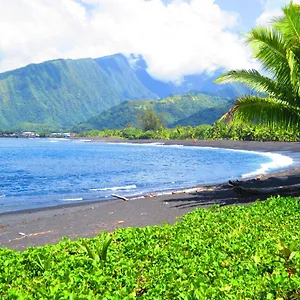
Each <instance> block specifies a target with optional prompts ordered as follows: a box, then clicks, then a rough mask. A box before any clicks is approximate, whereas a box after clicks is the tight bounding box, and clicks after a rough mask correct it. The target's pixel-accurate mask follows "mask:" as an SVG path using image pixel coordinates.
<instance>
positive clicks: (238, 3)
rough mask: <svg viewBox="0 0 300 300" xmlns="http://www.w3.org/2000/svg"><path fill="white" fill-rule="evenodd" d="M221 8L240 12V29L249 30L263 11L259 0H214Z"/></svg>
mask: <svg viewBox="0 0 300 300" xmlns="http://www.w3.org/2000/svg"><path fill="white" fill-rule="evenodd" d="M215 3H216V4H218V5H219V6H220V7H221V8H222V9H225V10H231V11H236V12H238V13H239V14H240V19H241V24H240V30H241V31H246V30H250V29H251V28H252V27H253V26H255V21H256V19H257V18H258V17H259V16H260V15H261V14H262V13H263V11H264V7H263V5H262V2H261V1H260V0H216V1H215Z"/></svg>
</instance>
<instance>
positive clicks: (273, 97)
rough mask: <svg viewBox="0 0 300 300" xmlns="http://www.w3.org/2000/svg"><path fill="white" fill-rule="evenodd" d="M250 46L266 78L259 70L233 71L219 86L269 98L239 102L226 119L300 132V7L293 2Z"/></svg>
mask: <svg viewBox="0 0 300 300" xmlns="http://www.w3.org/2000/svg"><path fill="white" fill-rule="evenodd" d="M247 44H249V45H250V46H251V47H252V51H253V54H254V58H256V59H257V60H258V61H259V62H260V63H261V64H262V67H263V71H264V74H266V75H262V74H261V73H260V72H258V71H257V70H255V69H252V70H232V71H229V72H227V73H225V74H223V75H222V76H220V77H219V78H218V79H217V80H216V82H217V83H228V82H242V83H244V84H246V85H247V86H249V87H250V88H251V89H253V90H255V91H257V92H258V95H265V96H244V97H242V98H238V99H237V102H236V104H235V105H234V107H232V108H231V110H230V111H229V112H228V113H227V114H226V115H225V116H224V118H229V119H233V120H237V121H242V122H248V123H250V122H252V123H253V122H254V123H258V122H259V123H261V124H266V125H269V126H273V125H277V126H280V127H283V128H289V127H292V128H296V129H299V128H300V5H296V4H293V3H292V2H291V3H290V4H289V5H287V6H285V7H284V8H283V16H282V17H280V18H275V19H273V22H272V24H271V26H270V27H262V26H260V27H256V28H254V29H253V30H252V31H251V33H250V34H249V35H248V36H247Z"/></svg>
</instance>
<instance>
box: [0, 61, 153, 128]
mask: <svg viewBox="0 0 300 300" xmlns="http://www.w3.org/2000/svg"><path fill="white" fill-rule="evenodd" d="M116 64H118V61H116ZM120 70H121V72H116V73H114V72H111V73H109V72H108V71H107V70H105V69H104V68H101V64H100V63H99V61H97V60H93V59H79V60H69V59H68V60H62V59H59V60H54V61H49V62H45V63H42V64H32V65H29V66H27V67H24V68H21V69H18V70H14V71H10V72H6V73H2V74H0V128H1V129H12V128H13V129H17V128H22V129H24V128H28V129H39V130H41V129H63V128H67V127H72V126H74V125H76V124H78V123H79V122H82V121H83V120H87V119H88V118H90V117H91V116H94V115H96V114H98V113H100V112H102V111H104V110H106V109H109V108H110V107H112V106H114V105H117V104H119V103H121V102H123V101H125V100H127V99H136V98H139V99H141V98H142V99H143V98H144V99H146V98H147V99H149V98H157V96H156V95H155V94H154V93H152V92H151V91H149V90H148V89H147V88H145V87H144V86H143V84H142V83H141V82H140V81H139V80H138V78H137V77H136V75H135V73H134V71H133V70H132V69H131V67H130V65H129V64H128V63H127V65H126V64H124V63H123V64H121V66H120ZM116 74H117V75H116ZM122 76H123V78H122ZM125 81H126V84H125Z"/></svg>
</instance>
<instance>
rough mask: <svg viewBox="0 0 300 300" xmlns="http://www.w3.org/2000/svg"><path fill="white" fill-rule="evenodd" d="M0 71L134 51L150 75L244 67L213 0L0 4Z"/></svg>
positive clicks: (229, 20)
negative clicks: (33, 64) (51, 60)
mask: <svg viewBox="0 0 300 300" xmlns="http://www.w3.org/2000/svg"><path fill="white" fill-rule="evenodd" d="M0 5H1V11H0V20H1V21H0V25H1V26H0V34H1V39H0V72H3V71H6V70H10V69H13V68H18V67H21V66H24V65H26V64H29V63H39V62H42V61H45V60H49V59H55V58H81V57H100V56H104V55H109V54H113V53H118V52H121V53H125V54H128V55H129V54H131V53H135V54H141V55H142V56H143V57H144V59H145V60H146V62H147V64H148V67H149V69H148V71H149V72H150V73H151V74H152V75H153V76H154V77H156V78H159V79H164V80H173V81H176V80H180V78H181V77H182V76H183V75H185V74H194V73H199V72H208V73H209V72H213V71H214V70H216V69H218V68H226V69H231V68H241V67H246V68H247V67H250V66H251V65H252V62H251V60H250V58H249V53H248V52H247V49H246V47H245V46H244V41H243V37H242V36H241V35H239V34H238V33H237V28H236V25H237V22H238V14H237V13H234V12H226V11H223V10H221V8H220V7H219V6H218V5H217V4H215V1H214V0H189V1H184V0H172V1H168V2H162V1H161V0H126V1H124V0H80V1H79V0H56V1H52V0H44V1H40V0H14V1H7V0H0Z"/></svg>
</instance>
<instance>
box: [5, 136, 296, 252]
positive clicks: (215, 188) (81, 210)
mask: <svg viewBox="0 0 300 300" xmlns="http://www.w3.org/2000/svg"><path fill="white" fill-rule="evenodd" d="M85 140H92V141H97V142H124V141H122V140H120V139H90V138H87V139H85ZM125 142H128V141H125ZM130 142H133V143H154V142H157V143H164V144H166V145H172V144H173V145H174V144H180V145H186V146H198V147H219V148H228V149H242V150H252V151H263V152H276V153H282V154H284V155H288V156H291V157H293V159H294V160H295V161H296V165H294V166H292V167H293V169H287V170H283V171H280V172H276V173H273V174H268V175H266V176H261V178H260V182H261V183H262V184H263V186H266V187H268V186H276V185H280V184H282V185H286V184H288V185H290V184H296V183H300V143H299V142H298V143H297V142H296V143H278V142H241V141H194V140H188V141H186V140H185V141H178V140H176V141H158V140H155V141H154V140H150V141H149V140H147V141H145V140H143V141H141V140H139V141H130ZM248 183H249V184H250V182H248ZM266 197H267V196H256V195H253V196H247V197H241V196H239V195H237V194H236V193H234V192H233V191H232V187H231V186H229V185H228V183H224V184H218V185H210V186H199V187H196V188H193V189H187V190H186V191H185V192H184V191H180V192H179V191H178V193H174V194H168V195H161V196H154V195H148V196H147V197H144V198H139V199H136V200H130V201H123V200H119V199H116V200H110V201H101V202H100V201H99V202H93V203H78V204H74V205H73V204H72V205H64V206H59V207H51V208H44V209H36V210H27V211H21V212H13V213H4V214H0V247H7V248H11V249H18V250H24V249H26V248H28V247H31V246H40V245H45V244H52V243H56V242H59V241H60V240H61V239H62V237H67V238H71V239H76V238H78V237H93V236H96V235H97V234H98V233H99V232H100V231H113V230H115V229H116V228H122V227H136V226H139V227H144V226H147V225H162V224H163V223H169V224H173V223H174V222H176V221H178V220H180V216H182V215H184V214H186V213H188V212H190V211H192V210H194V209H195V208H197V207H202V208H208V207H210V206H211V205H213V204H220V205H232V204H240V205H249V204H251V203H252V202H253V201H256V200H257V199H258V198H259V199H260V200H263V199H265V198H266Z"/></svg>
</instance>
